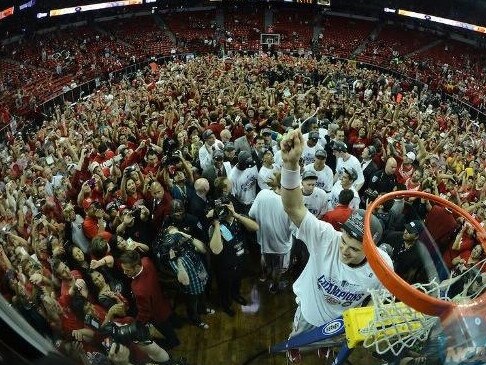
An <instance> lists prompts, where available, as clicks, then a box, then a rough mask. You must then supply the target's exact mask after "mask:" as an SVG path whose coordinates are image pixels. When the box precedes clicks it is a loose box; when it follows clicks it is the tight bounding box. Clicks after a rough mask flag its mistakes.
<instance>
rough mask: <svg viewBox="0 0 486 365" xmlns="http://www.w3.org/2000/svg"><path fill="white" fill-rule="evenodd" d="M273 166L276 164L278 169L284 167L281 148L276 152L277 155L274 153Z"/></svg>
mask: <svg viewBox="0 0 486 365" xmlns="http://www.w3.org/2000/svg"><path fill="white" fill-rule="evenodd" d="M273 166H275V167H276V168H277V169H278V170H280V169H281V168H282V166H283V160H282V151H281V150H278V151H277V152H275V155H273Z"/></svg>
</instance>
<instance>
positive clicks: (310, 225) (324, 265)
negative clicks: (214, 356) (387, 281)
mask: <svg viewBox="0 0 486 365" xmlns="http://www.w3.org/2000/svg"><path fill="white" fill-rule="evenodd" d="M303 146H304V139H303V137H302V133H301V132H300V131H299V130H295V131H292V132H290V133H289V134H288V135H287V137H285V138H284V140H283V141H282V143H281V149H282V158H283V160H284V166H283V168H282V178H281V185H282V193H281V194H282V202H283V205H284V208H285V211H286V212H287V214H288V215H289V217H290V219H291V221H292V223H294V225H295V226H296V227H297V231H296V236H297V238H298V239H301V240H302V241H303V242H304V243H305V244H306V245H307V247H308V249H309V254H310V259H309V261H308V263H307V265H306V267H305V268H304V271H303V272H302V274H301V275H300V276H299V278H298V279H297V281H296V282H295V283H294V285H293V289H294V292H295V294H296V295H297V303H298V308H297V311H296V313H295V318H294V326H293V330H292V333H291V335H290V336H291V337H293V336H296V335H297V334H299V333H302V332H304V331H307V330H310V329H312V328H315V327H317V326H320V325H322V324H324V323H326V322H327V321H331V320H333V319H335V318H337V317H339V316H340V315H342V312H343V310H344V309H348V308H352V307H359V306H361V305H362V304H363V303H364V302H365V300H366V299H367V297H368V289H370V288H379V287H381V283H380V282H379V281H378V279H377V278H376V276H375V274H374V273H373V271H372V270H371V267H370V266H369V264H368V262H367V260H366V256H365V254H364V252H363V243H362V239H363V232H364V227H363V221H364V211H362V210H359V211H356V212H354V213H353V215H351V217H350V218H349V219H348V220H347V221H346V222H345V223H344V225H343V228H342V233H340V232H337V231H335V230H334V228H333V227H332V226H331V225H330V224H329V223H326V222H322V221H319V220H318V219H317V218H315V217H314V216H313V215H312V214H311V213H310V212H309V211H308V210H307V209H306V208H305V206H304V204H303V203H302V191H301V189H300V183H301V182H300V169H299V158H300V156H301V154H302V149H303ZM371 232H372V235H373V238H374V240H375V241H376V242H378V241H379V239H380V237H381V233H382V229H381V224H380V223H379V222H378V221H377V219H376V218H375V217H373V218H372V226H371ZM379 254H380V255H382V256H383V258H384V259H385V260H386V261H387V263H388V264H389V265H390V267H393V264H392V261H391V259H390V257H389V256H388V255H387V254H386V253H385V252H384V251H381V250H379ZM288 357H289V360H290V361H296V360H299V358H300V357H301V355H300V353H299V351H298V350H291V351H289V352H288Z"/></svg>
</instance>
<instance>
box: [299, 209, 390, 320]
mask: <svg viewBox="0 0 486 365" xmlns="http://www.w3.org/2000/svg"><path fill="white" fill-rule="evenodd" d="M296 237H297V238H298V239H300V240H302V241H303V242H304V243H305V244H306V246H307V248H308V250H309V261H308V262H307V265H306V266H305V268H304V271H302V274H300V276H299V278H298V279H297V280H296V281H295V283H294V285H293V290H294V293H295V295H296V296H297V301H298V302H299V303H300V308H301V311H302V316H303V317H304V319H305V320H306V321H307V322H309V323H310V324H312V325H313V326H320V325H322V324H323V323H325V322H327V321H330V320H333V319H336V318H338V317H339V316H341V315H342V313H343V311H344V310H346V309H349V308H355V307H359V306H361V304H362V303H363V301H364V300H365V298H366V297H367V296H368V289H378V288H380V287H382V284H381V283H380V281H379V280H378V278H377V277H376V276H375V274H374V273H373V270H372V269H371V267H370V265H369V263H365V264H363V265H361V266H359V267H354V268H353V267H350V266H348V265H346V264H344V263H343V262H342V261H341V258H340V253H339V244H340V242H341V233H340V232H337V231H335V230H334V228H333V227H332V226H331V225H330V224H329V223H327V222H323V221H320V220H318V219H317V218H316V217H314V216H313V215H312V214H311V213H310V212H308V213H307V214H306V216H305V217H304V220H303V221H302V223H301V224H300V227H299V228H298V230H297V232H296ZM378 250H379V252H380V254H381V256H382V257H383V258H384V259H385V260H386V262H387V263H388V265H389V266H390V268H393V263H392V261H391V259H390V257H389V256H388V255H387V254H386V253H385V252H383V251H382V250H380V249H378Z"/></svg>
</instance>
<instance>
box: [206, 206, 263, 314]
mask: <svg viewBox="0 0 486 365" xmlns="http://www.w3.org/2000/svg"><path fill="white" fill-rule="evenodd" d="M258 229H259V226H258V224H257V223H256V222H255V221H254V220H252V219H250V218H248V217H245V216H243V215H241V214H238V213H236V212H235V209H234V207H233V203H232V202H231V201H230V200H229V199H227V198H226V197H223V198H221V199H219V200H217V201H216V202H215V206H214V210H213V224H212V226H211V227H210V228H209V237H211V241H210V243H209V247H210V248H211V252H212V253H213V254H215V255H216V256H215V258H214V261H213V263H214V271H215V274H216V281H217V283H218V290H219V294H220V297H221V305H222V307H223V310H224V312H225V313H226V314H228V315H229V316H230V317H233V316H234V315H235V312H234V310H233V309H232V308H231V302H232V301H233V300H235V301H236V302H237V303H239V304H241V305H246V303H247V302H246V300H245V299H244V298H243V297H242V296H241V294H240V286H241V276H242V266H243V260H244V254H245V247H244V242H245V232H244V231H245V230H248V231H253V232H255V231H257V230H258Z"/></svg>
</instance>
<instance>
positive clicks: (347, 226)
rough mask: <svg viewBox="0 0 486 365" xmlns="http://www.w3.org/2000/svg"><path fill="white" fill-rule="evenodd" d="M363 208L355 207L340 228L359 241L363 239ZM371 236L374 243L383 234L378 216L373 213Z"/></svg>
mask: <svg viewBox="0 0 486 365" xmlns="http://www.w3.org/2000/svg"><path fill="white" fill-rule="evenodd" d="M364 216H365V210H364V209H357V210H355V211H354V212H353V214H351V216H350V217H349V218H348V219H347V220H346V222H344V224H343V226H342V230H343V231H345V232H346V233H347V234H348V235H350V236H351V237H352V238H355V239H357V240H359V241H361V240H363V236H364ZM370 228H371V236H372V237H373V241H374V242H375V243H377V242H379V241H380V238H381V235H382V234H383V227H382V226H381V223H380V221H379V219H378V218H376V217H375V216H374V215H372V216H371V227H370Z"/></svg>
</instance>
